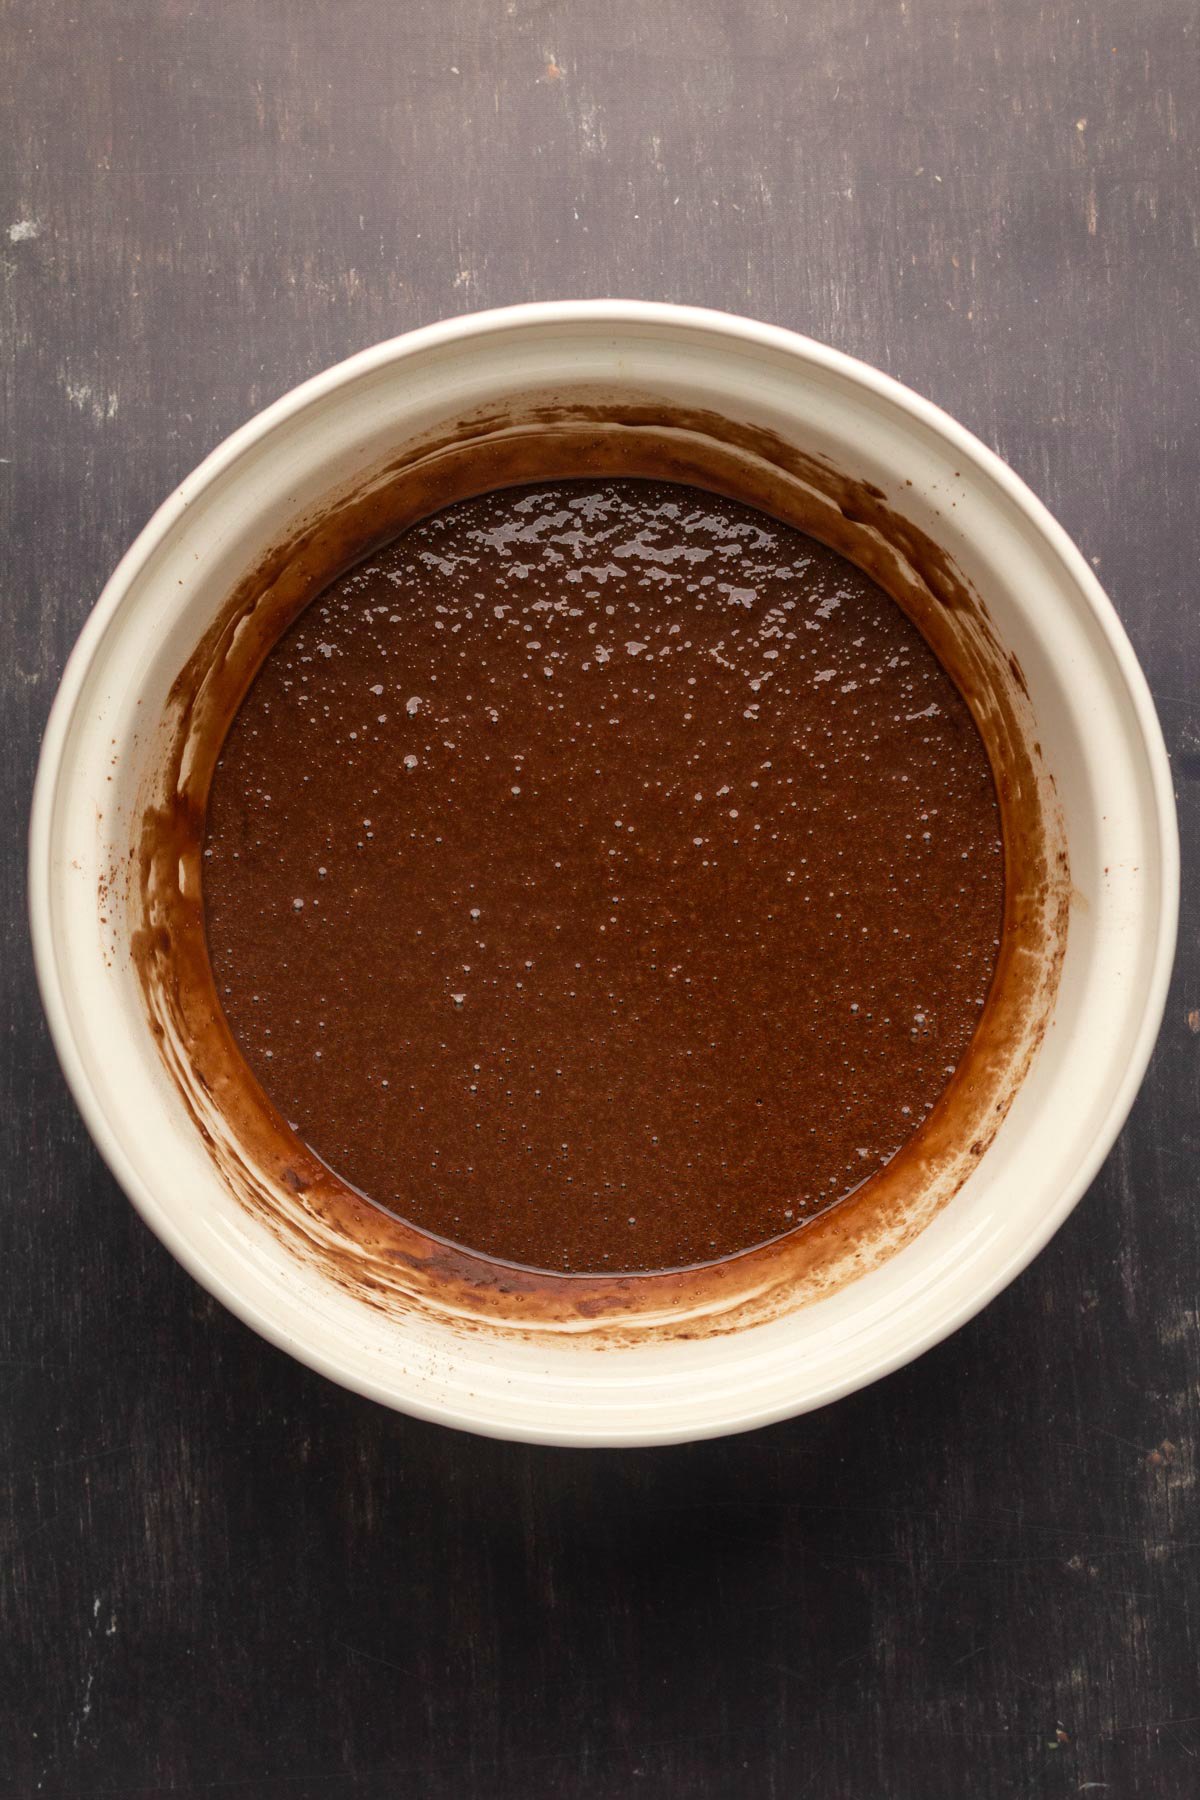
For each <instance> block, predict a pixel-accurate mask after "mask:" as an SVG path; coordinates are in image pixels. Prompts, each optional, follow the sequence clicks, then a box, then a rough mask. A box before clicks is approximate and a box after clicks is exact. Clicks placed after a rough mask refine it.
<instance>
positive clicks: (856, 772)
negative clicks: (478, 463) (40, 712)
mask: <svg viewBox="0 0 1200 1800" xmlns="http://www.w3.org/2000/svg"><path fill="white" fill-rule="evenodd" d="M204 895H205V907H206V917H207V927H208V937H209V951H210V956H211V960H212V966H213V972H214V976H215V979H216V984H217V991H218V993H219V994H220V996H221V999H222V1003H223V1005H224V1007H225V1010H226V1013H227V1016H228V1019H229V1022H230V1025H231V1028H232V1030H233V1033H234V1035H235V1037H236V1039H237V1042H238V1044H239V1046H240V1048H241V1050H242V1053H243V1055H244V1057H245V1059H246V1061H247V1063H248V1064H249V1066H250V1068H251V1070H252V1071H253V1073H254V1074H255V1076H256V1077H257V1078H258V1080H259V1082H260V1083H261V1085H262V1087H263V1088H264V1089H265V1091H266V1093H267V1094H268V1095H269V1097H270V1098H271V1099H272V1100H273V1101H274V1103H275V1105H276V1106H277V1107H278V1109H279V1111H280V1112H281V1113H282V1114H283V1116H284V1118H286V1119H287V1120H288V1121H289V1123H291V1124H292V1126H293V1127H294V1128H295V1129H296V1130H297V1131H298V1132H299V1134H300V1135H301V1136H302V1137H303V1138H304V1139H305V1141H306V1142H307V1143H308V1144H309V1145H310V1146H311V1147H312V1148H313V1149H314V1150H315V1151H316V1152H317V1154H318V1155H319V1156H321V1157H322V1158H323V1159H324V1160H325V1161H326V1162H327V1163H328V1164H329V1165H330V1166H331V1167H332V1168H333V1169H334V1170H335V1171H336V1172H337V1173H338V1174H339V1175H340V1176H342V1177H343V1178H344V1179H345V1180H347V1181H348V1182H350V1183H351V1184H353V1185H354V1186H356V1187H358V1188H359V1189H361V1190H362V1191H363V1192H364V1193H365V1194H366V1195H368V1196H369V1197H370V1198H371V1199H372V1200H373V1201H375V1202H376V1203H377V1204H379V1205H381V1206H383V1207H385V1208H387V1209H388V1210H390V1211H392V1212H395V1213H397V1214H399V1215H400V1216H402V1217H403V1218H405V1219H407V1220H409V1221H411V1222H412V1223H413V1224H415V1225H417V1226H419V1227H421V1228H423V1229H426V1230H429V1231H433V1232H435V1233H437V1234H438V1235H440V1236H442V1237H444V1238H447V1239H449V1240H451V1241H453V1242H455V1243H458V1244H461V1245H464V1246H466V1247H468V1248H470V1249H472V1250H475V1251H479V1252H482V1253H484V1254H487V1255H491V1256H494V1257H498V1258H503V1259H506V1260H509V1261H514V1262H519V1263H524V1264H527V1265H532V1266H534V1267H539V1268H547V1269H558V1270H568V1271H573V1272H583V1271H598V1270H605V1271H610V1272H616V1271H628V1270H652V1269H666V1268H673V1267H680V1266H685V1265H688V1264H694V1263H698V1262H705V1261H709V1260H712V1259H714V1258H720V1257H724V1256H728V1255H731V1254H733V1253H735V1252H736V1251H739V1250H743V1249H747V1248H749V1247H751V1246H753V1245H756V1244H761V1243H763V1242H765V1241H767V1240H769V1239H771V1238H773V1237H775V1236H777V1235H779V1234H780V1233H783V1232H786V1231H789V1230H791V1229H793V1228H795V1227H797V1226H799V1225H801V1224H803V1223H804V1222H805V1221H806V1220H808V1219H811V1218H812V1217H814V1216H815V1215H817V1214H818V1213H820V1212H822V1211H824V1210H825V1209H827V1208H828V1207H829V1206H831V1205H832V1204H834V1203H835V1202H836V1201H837V1200H839V1199H840V1198H842V1197H843V1196H844V1195H846V1194H847V1193H848V1192H850V1191H851V1190H853V1189H854V1188H856V1187H858V1186H859V1185H860V1184H861V1183H862V1182H863V1181H865V1180H867V1179H868V1178H869V1177H870V1176H871V1175H872V1174H873V1173H874V1172H875V1171H877V1170H878V1169H879V1168H880V1167H881V1166H882V1165H883V1164H884V1163H886V1162H887V1161H889V1160H890V1158H891V1157H892V1156H894V1155H895V1153H896V1152H897V1150H898V1149H899V1148H900V1147H901V1146H902V1145H903V1144H904V1143H905V1141H906V1140H907V1139H908V1138H909V1137H910V1136H911V1134H912V1133H913V1131H914V1130H915V1129H916V1128H917V1127H918V1126H919V1124H920V1123H921V1121H922V1119H923V1118H924V1117H925V1116H926V1115H927V1114H928V1112H929V1111H930V1110H931V1108H932V1107H933V1105H934V1103H935V1102H936V1100H937V1098H938V1096H939V1094H940V1093H941V1092H942V1090H943V1089H944V1087H945V1085H946V1083H947V1081H948V1079H949V1077H950V1075H951V1074H952V1072H953V1070H954V1068H955V1065H956V1064H957V1062H958V1060H959V1059H960V1057H961V1056H962V1054H963V1052H964V1050H965V1049H966V1047H967V1044H968V1042H969V1040H970V1038H971V1035H972V1033H973V1031H974V1029H975V1026H976V1024H977V1022H978V1020H979V1015H980V1012H981V1010H982V1008H983V1005H984V1001H985V999H986V996H987V991H988V986H989V983H990V980H991V975H992V972H993V969H994V965H995V959H996V952H997V946H998V941H999V936H1000V931H1001V924H1002V915H1003V897H1004V872H1003V853H1002V845H1001V835H1000V821H999V814H998V810H997V805H996V798H995V792H994V787H993V783H992V777H991V773H990V769H989V766H988V761H987V757H986V754H985V751H984V748H983V744H982V742H981V740H980V737H979V734H978V732H977V730H976V728H975V725H974V723H973V721H972V719H971V717H970V714H969V712H968V710H967V708H966V706H965V704H964V702H963V701H962V699H961V697H960V696H959V694H958V692H957V690H956V689H955V688H954V686H953V684H952V683H951V681H950V679H949V677H948V676H947V675H946V673H945V672H944V670H943V669H942V668H941V667H940V665H939V664H938V662H937V661H936V659H935V657H934V656H933V654H932V652H931V651H930V650H929V649H928V647H927V646H926V644H925V643H924V640H923V639H922V638H921V637H920V635H919V634H918V632H917V631H916V630H915V628H914V627H913V626H912V625H911V624H910V623H909V622H908V621H907V619H906V618H905V617H904V615H903V614H902V613H901V612H900V610H899V608H898V607H897V606H896V605H895V604H894V603H893V602H892V601H891V600H890V599H889V598H888V597H887V596H886V595H885V594H883V592H882V591H881V590H880V589H879V588H878V587H877V586H875V584H874V583H873V582H871V581H870V580H869V579H868V578H867V577H866V576H865V575H862V574H861V573H859V571H858V570H856V569H855V568H853V567H852V566H851V565H850V564H849V563H847V562H845V561H844V560H843V559H842V558H840V557H838V556H837V555H835V554H834V553H833V552H831V551H829V550H826V549H824V548H823V547H821V546H820V545H818V544H816V543H815V542H814V541H813V540H812V539H810V538H808V537H806V536H804V535H803V534H802V533H800V532H797V531H795V530H792V529H791V528H789V527H787V526H784V525H781V524H779V523H777V522H776V521H774V520H773V519H769V518H767V517H766V516H765V515H762V514H759V513H756V512H753V511H751V510H750V509H748V508H745V507H741V506H738V505H736V504H734V503H732V502H727V501H724V500H720V499H717V498H715V497H713V496H711V495H709V494H706V493H701V492H699V491H698V490H693V489H689V488H684V487H677V486H676V487H673V486H669V485H664V484H657V483H650V482H644V481H605V482H564V483H557V484H554V485H553V486H544V487H537V488H526V489H513V490H508V491H504V492H499V493H495V494H489V495H485V496H484V497H482V498H481V499H478V500H473V501H467V502H463V503H461V504H459V505H456V506H453V507H450V508H448V509H447V510H446V511H445V512H442V513H439V514H437V515H435V516H434V517H432V518H430V519H427V520H426V521H425V522H424V523H422V524H420V525H418V526H416V527H413V528H412V529H410V530H409V531H407V532H405V533H404V535H403V536H402V537H401V538H399V539H398V540H397V541H396V542H395V543H394V544H392V545H391V546H390V547H389V548H388V549H386V550H385V551H382V552H380V553H378V554H376V555H375V556H373V557H372V558H370V559H369V560H368V561H367V562H366V563H364V564H362V565H360V566H359V567H357V568H356V569H354V570H352V571H351V572H350V573H349V574H347V575H346V576H344V577H343V578H342V579H341V580H339V581H337V582H336V583H334V584H333V586H332V587H330V588H329V589H328V590H327V591H326V592H325V593H324V594H323V595H321V596H320V597H319V598H318V599H317V600H316V601H315V602H314V603H313V604H312V605H311V606H310V607H309V608H308V609H307V610H306V611H305V613H304V614H303V615H302V617H301V618H300V620H299V621H298V623H297V624H296V625H295V626H294V627H293V628H292V629H291V630H290V631H289V632H288V633H287V634H286V635H285V636H284V637H283V638H282V639H281V641H280V642H279V644H278V645H277V646H276V647H275V648H274V650H273V651H272V652H271V654H270V655H269V657H268V658H267V661H266V663H265V664H264V666H263V669H262V671H261V672H260V674H259V676H258V677H257V679H256V681H255V683H254V685H253V687H252V688H251V691H250V693H249V694H248V696H247V698H246V700H245V701H244V703H243V705H242V708H241V710H240V712H239V714H238V716H237V718H236V720H235V722H234V725H233V727H232V729H231V731H230V733H229V736H228V739H227V740H226V743H225V745H224V749H223V753H222V756H221V760H220V763H219V766H218V768H217V772H216V775H215V777H214V782H213V788H212V793H211V798H210V804H209V817H208V835H207V841H206V848H205V861H204Z"/></svg>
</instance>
